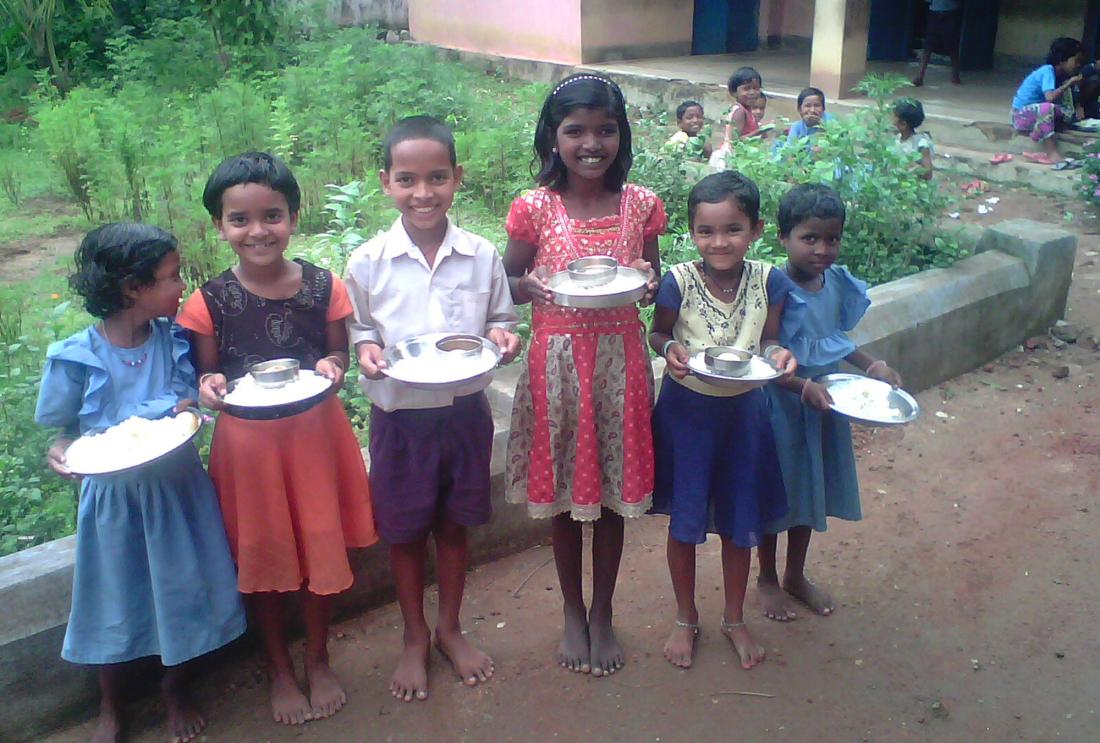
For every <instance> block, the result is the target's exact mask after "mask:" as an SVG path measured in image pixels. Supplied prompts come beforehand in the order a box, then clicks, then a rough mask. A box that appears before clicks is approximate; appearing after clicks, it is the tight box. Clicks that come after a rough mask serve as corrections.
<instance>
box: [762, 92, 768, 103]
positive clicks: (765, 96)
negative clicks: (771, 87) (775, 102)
mask: <svg viewBox="0 0 1100 743" xmlns="http://www.w3.org/2000/svg"><path fill="white" fill-rule="evenodd" d="M760 100H762V101H764V102H765V103H767V102H768V94H767V93H765V92H764V91H763V90H761V91H760Z"/></svg>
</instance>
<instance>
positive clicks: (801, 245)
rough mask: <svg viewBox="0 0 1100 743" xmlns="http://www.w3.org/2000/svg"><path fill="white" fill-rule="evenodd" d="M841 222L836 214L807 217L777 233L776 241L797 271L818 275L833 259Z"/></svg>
mask: <svg viewBox="0 0 1100 743" xmlns="http://www.w3.org/2000/svg"><path fill="white" fill-rule="evenodd" d="M843 235H844V222H843V221H842V220H841V219H840V218H838V217H830V218H825V219H823V218H821V217H810V218H809V219H807V220H804V221H802V222H800V223H798V224H797V225H795V226H794V227H793V228H791V231H790V233H789V234H787V235H780V236H779V242H781V243H782V244H783V247H784V248H786V249H787V257H788V258H789V259H790V261H791V265H792V266H794V267H795V268H796V269H797V270H798V271H799V272H800V273H802V274H805V275H807V276H820V275H821V274H823V273H825V270H826V269H828V268H829V266H831V265H833V263H835V262H836V259H837V255H839V253H840V239H841V237H843Z"/></svg>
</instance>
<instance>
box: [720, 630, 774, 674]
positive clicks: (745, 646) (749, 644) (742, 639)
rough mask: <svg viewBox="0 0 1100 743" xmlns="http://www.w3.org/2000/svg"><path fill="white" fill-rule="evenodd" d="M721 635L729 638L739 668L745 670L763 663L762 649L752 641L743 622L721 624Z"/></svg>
mask: <svg viewBox="0 0 1100 743" xmlns="http://www.w3.org/2000/svg"><path fill="white" fill-rule="evenodd" d="M722 633H723V634H724V635H725V636H726V637H728V638H729V640H730V642H731V643H732V644H733V649H734V650H736V651H737V655H738V656H739V658H740V660H741V667H742V668H744V669H745V670H748V669H750V668H752V667H753V666H756V665H759V664H761V663H763V662H764V648H763V647H762V646H761V645H760V644H759V643H757V642H756V640H754V639H752V635H750V634H749V628H748V627H746V626H745V623H744V622H734V623H732V624H731V623H729V622H725V621H723V622H722Z"/></svg>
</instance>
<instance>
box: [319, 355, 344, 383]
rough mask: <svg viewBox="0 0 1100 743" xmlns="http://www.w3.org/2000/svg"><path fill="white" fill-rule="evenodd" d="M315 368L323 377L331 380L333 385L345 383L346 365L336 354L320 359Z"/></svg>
mask: <svg viewBox="0 0 1100 743" xmlns="http://www.w3.org/2000/svg"><path fill="white" fill-rule="evenodd" d="M313 370H314V371H315V372H317V373H318V374H320V375H321V376H322V377H325V378H326V379H329V380H331V381H332V386H333V387H339V386H340V385H342V384H343V383H344V365H343V364H341V363H340V360H339V359H337V358H336V357H335V356H326V357H324V358H323V359H319V360H318V361H317V365H316V366H315V367H314V368H313Z"/></svg>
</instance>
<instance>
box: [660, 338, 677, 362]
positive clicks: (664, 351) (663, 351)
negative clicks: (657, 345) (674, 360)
mask: <svg viewBox="0 0 1100 743" xmlns="http://www.w3.org/2000/svg"><path fill="white" fill-rule="evenodd" d="M676 342H677V340H676V339H675V338H669V339H668V340H667V341H665V343H664V345H663V346H661V358H664V357H666V356H668V349H669V347H670V346H671V345H672V344H673V343H676Z"/></svg>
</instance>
